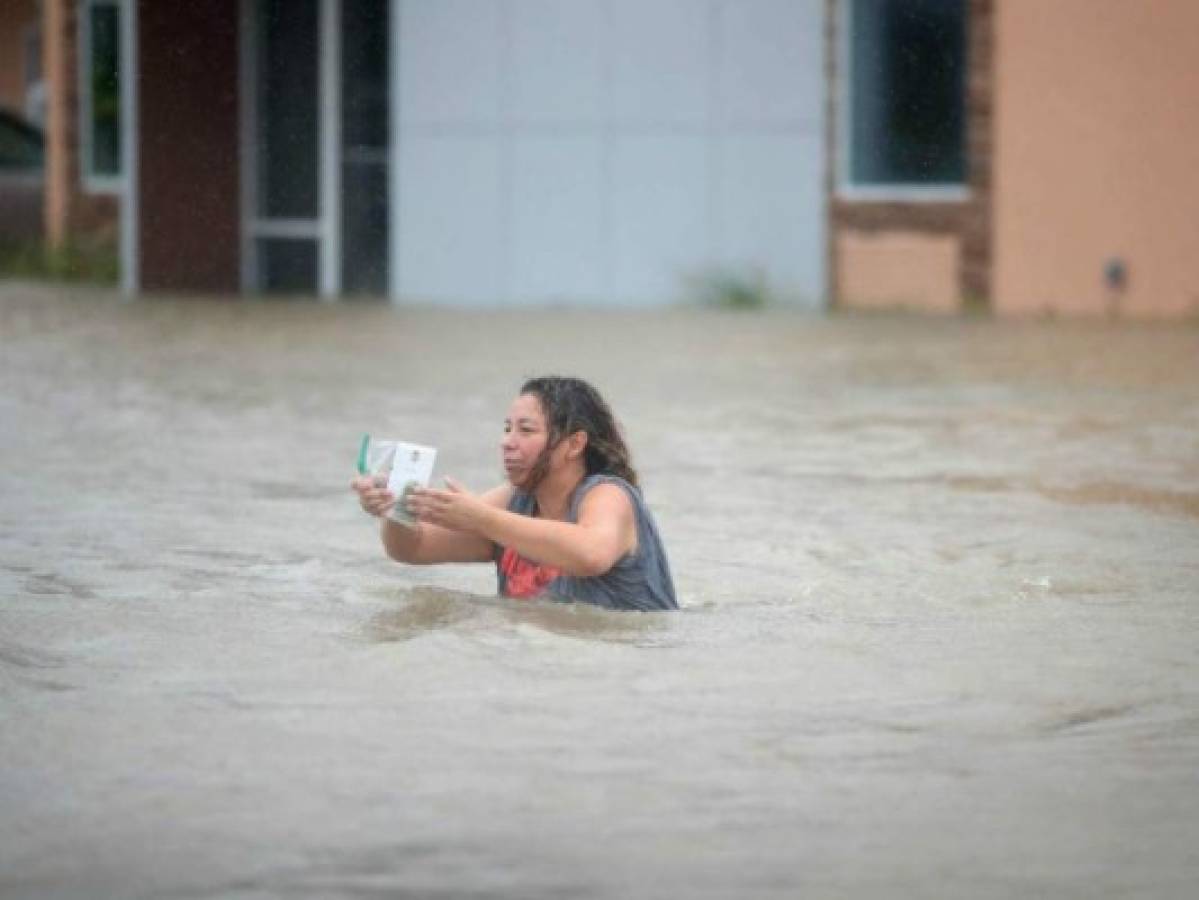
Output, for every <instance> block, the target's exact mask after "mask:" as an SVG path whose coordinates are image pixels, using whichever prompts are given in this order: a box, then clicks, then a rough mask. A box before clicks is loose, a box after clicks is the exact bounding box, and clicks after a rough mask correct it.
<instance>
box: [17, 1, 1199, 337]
mask: <svg viewBox="0 0 1199 900" xmlns="http://www.w3.org/2000/svg"><path fill="white" fill-rule="evenodd" d="M25 3H26V6H29V5H31V4H30V2H29V0H25ZM26 12H28V10H26ZM36 14H37V16H38V17H39V18H40V28H41V48H42V66H43V68H44V76H45V77H44V82H45V102H46V112H45V122H46V133H47V148H48V151H47V189H46V207H45V208H46V222H47V231H48V234H49V235H50V238H51V240H55V241H62V240H67V239H74V238H76V237H77V236H78V235H88V234H100V235H103V234H105V229H107V233H108V234H109V235H111V236H112V237H113V239H114V240H115V241H116V243H118V244H119V246H120V249H121V254H122V263H123V272H124V280H125V285H126V288H127V289H128V290H130V291H140V290H146V291H202V292H211V291H218V292H247V293H257V292H263V291H280V292H292V293H299V294H307V295H319V296H322V297H325V298H330V299H331V298H336V297H342V296H350V295H355V294H366V295H378V296H387V297H390V298H391V299H392V301H393V302H396V303H422V304H455V305H476V306H479V305H483V306H512V305H524V304H536V305H544V304H586V305H593V306H594V305H601V306H602V305H620V306H633V305H653V304H664V303H672V302H676V301H679V300H682V299H685V298H686V297H687V296H689V295H693V294H694V292H695V290H696V286H697V285H702V284H703V282H704V281H705V279H712V278H721V277H725V276H733V277H738V278H743V279H747V280H753V281H754V282H755V283H756V284H759V285H761V286H763V287H764V288H765V289H766V290H767V291H768V292H769V293H770V294H771V295H772V296H773V297H774V298H776V299H777V300H778V301H779V302H781V303H789V304H793V305H795V306H798V307H802V308H807V309H821V308H825V307H827V306H835V307H843V308H897V307H898V308H913V309H921V310H929V311H946V312H949V311H955V310H961V309H974V308H978V309H990V310H992V311H994V312H996V313H999V314H1005V315H1008V314H1010V315H1022V314H1095V315H1123V316H1131V317H1155V316H1171V317H1177V316H1189V315H1194V314H1196V312H1199V254H1196V253H1195V252H1194V248H1196V247H1199V217H1196V216H1194V215H1193V212H1192V211H1193V209H1195V208H1196V207H1199V175H1196V172H1197V171H1199V169H1197V168H1196V167H1195V166H1194V164H1193V163H1194V162H1195V159H1194V156H1195V151H1194V147H1196V146H1199V143H1197V142H1196V140H1195V138H1196V137H1197V136H1199V135H1194V134H1191V131H1194V130H1195V129H1196V128H1197V127H1199V124H1197V122H1199V120H1197V119H1196V117H1195V116H1194V115H1193V112H1192V108H1193V106H1194V104H1195V102H1196V98H1197V97H1199V64H1197V63H1196V62H1195V61H1196V60H1199V4H1195V3H1192V2H1191V0H1139V2H1137V3H1128V2H1125V0H1054V2H1053V3H1045V2H1042V0H210V2H206V3H203V4H198V3H192V2H186V0H155V2H149V0H42V2H41V4H40V10H39V11H37V13H36ZM26 18H28V16H26ZM4 27H5V28H7V27H8V25H7V23H5V24H4ZM10 38H11V35H6V36H5V37H4V40H5V41H8V40H10ZM5 77H7V76H6V75H5V74H3V73H0V90H4V91H5V92H6V94H5V95H4V96H7V95H8V94H11V93H12V90H11V88H8V87H6V86H5V85H6V82H5V81H4V78H5Z"/></svg>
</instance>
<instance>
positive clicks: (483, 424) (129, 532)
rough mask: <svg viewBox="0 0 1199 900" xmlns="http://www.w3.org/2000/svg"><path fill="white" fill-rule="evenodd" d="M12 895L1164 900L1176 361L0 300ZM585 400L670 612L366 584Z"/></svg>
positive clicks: (776, 318)
mask: <svg viewBox="0 0 1199 900" xmlns="http://www.w3.org/2000/svg"><path fill="white" fill-rule="evenodd" d="M0 336H2V340H3V353H0V383H2V384H3V386H4V389H3V391H0V721H2V722H3V727H2V728H0V759H2V760H3V761H4V762H3V766H2V767H0V894H3V895H4V896H21V897H24V896H30V897H34V896H59V897H93V896H120V897H160V896H188V897H275V896H294V895H299V894H307V895H311V896H357V895H367V894H378V895H386V896H399V897H403V896H412V897H436V896H444V897H464V896H467V897H469V896H480V897H513V898H515V897H521V898H528V897H564V896H569V897H576V896H578V897H597V898H600V897H604V898H606V897H630V896H637V897H663V898H675V897H680V896H687V897H712V898H724V897H778V898H790V897H794V896H799V895H807V894H810V895H813V896H839V897H888V898H894V897H925V896H929V895H930V894H945V895H947V896H969V897H994V898H1008V897H1012V896H1025V895H1050V894H1052V895H1054V896H1087V897H1127V896H1152V897H1155V898H1174V897H1177V898H1183V897H1187V898H1189V897H1190V895H1191V893H1192V892H1193V886H1194V884H1195V883H1196V880H1197V879H1199V862H1197V860H1196V857H1195V854H1194V847H1195V846H1196V845H1197V844H1199V822H1197V820H1196V818H1195V815H1194V810H1195V808H1196V805H1197V804H1199V789H1197V786H1196V785H1197V782H1196V780H1195V777H1194V773H1195V761H1196V759H1199V716H1197V715H1196V713H1195V710H1196V709H1199V687H1197V686H1199V655H1197V653H1196V647H1199V607H1197V606H1196V602H1195V601H1196V585H1197V584H1199V521H1197V520H1199V462H1197V460H1199V330H1196V329H1195V328H1194V327H1193V326H1189V325H1186V326H1170V327H1168V328H1167V327H1157V326H1151V325H1124V326H1116V325H1112V324H1110V323H1094V322H1075V323H1071V322H1052V323H1034V322H1018V323H999V322H988V321H985V320H979V319H971V320H952V319H919V318H904V317H887V316H878V317H863V318H856V317H843V318H838V317H832V318H827V319H817V318H805V317H802V316H797V315H790V314H786V313H782V312H766V313H761V314H750V315H730V314H722V313H717V312H703V313H700V312H696V311H686V310H677V311H669V312H660V313H648V314H638V313H633V312H619V313H611V314H597V313H584V312H570V311H557V312H552V313H550V312H516V311H508V312H486V313H470V314H468V313H459V312H443V313H437V312H433V311H428V310H424V311H421V310H412V309H405V310H391V309H387V308H383V307H375V308H372V307H368V306H364V305H354V306H326V305H319V304H282V303H233V302H228V301H215V300H214V301H207V300H199V299H193V300H179V301H172V300H159V301H154V302H140V303H131V304H122V303H120V302H118V301H117V300H116V298H114V297H111V296H108V295H96V294H89V293H87V292H83V291H80V292H76V293H74V294H68V293H61V292H58V291H56V290H52V289H44V288H32V287H21V286H8V287H0ZM553 371H557V372H573V373H578V374H581V375H583V376H585V377H589V378H591V379H593V380H594V381H596V382H597V383H598V384H599V385H600V386H601V387H602V388H603V389H604V390H605V392H606V393H607V394H608V395H609V398H610V399H611V401H612V404H613V406H614V408H615V409H616V411H617V413H618V415H619V416H620V418H621V419H622V421H623V424H624V426H625V429H626V431H627V433H628V435H629V439H630V442H631V444H632V447H633V450H634V455H635V462H636V463H637V465H638V466H639V469H640V471H641V474H642V479H643V482H644V484H645V492H646V496H647V499H648V501H649V503H650V505H651V507H652V508H653V510H654V513H655V515H656V517H657V519H658V521H659V524H660V526H661V529H662V532H663V535H664V539H665V541H666V545H667V549H668V551H669V553H670V556H671V561H672V564H673V568H674V573H675V580H676V586H677V588H678V591H679V595H680V599H681V601H682V603H683V607H684V608H683V610H682V611H681V612H678V613H662V614H637V613H619V612H609V611H604V610H598V609H593V608H590V607H586V606H579V605H572V604H560V603H554V602H549V601H534V602H518V601H508V600H503V599H500V598H497V597H495V596H494V590H495V577H494V572H493V571H491V569H490V568H489V567H487V566H446V567H438V568H435V569H427V568H407V567H402V566H397V565H394V564H392V563H390V562H389V561H387V560H386V559H384V558H383V555H382V553H381V550H380V548H379V544H378V537H377V528H376V523H374V522H373V521H371V520H368V519H366V518H365V517H364V516H362V514H361V513H360V511H359V510H358V509H357V506H356V504H355V503H354V502H353V498H352V497H351V495H350V492H349V491H348V482H349V479H350V477H351V476H352V472H353V464H354V459H355V455H356V452H357V447H358V441H359V438H360V436H361V435H362V433H363V432H369V433H371V434H378V435H386V436H389V437H395V438H402V439H410V440H418V441H420V442H421V443H427V444H432V445H436V446H437V447H438V448H439V456H438V460H439V465H440V466H441V467H442V468H441V469H439V472H438V475H439V476H440V475H442V474H450V475H455V476H457V477H458V478H459V479H460V480H462V481H463V482H464V483H466V484H468V485H471V486H473V487H474V488H476V489H485V488H487V487H489V486H490V485H492V484H494V483H496V481H497V478H498V466H497V465H496V458H495V457H496V453H495V448H496V445H497V441H498V432H499V423H500V421H501V419H502V416H503V411H504V410H505V409H506V408H507V404H508V401H509V400H510V396H509V395H510V392H511V391H512V390H513V389H514V388H515V386H516V385H518V384H519V383H520V382H521V381H522V380H523V379H524V378H525V377H527V376H529V375H531V374H536V373H539V372H553Z"/></svg>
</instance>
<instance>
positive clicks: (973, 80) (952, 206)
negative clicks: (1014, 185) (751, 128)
mask: <svg viewBox="0 0 1199 900" xmlns="http://www.w3.org/2000/svg"><path fill="white" fill-rule="evenodd" d="M841 2H842V0H825V3H826V11H827V16H826V22H827V26H826V34H825V40H826V49H827V53H826V58H827V59H828V60H829V63H828V80H827V83H828V92H829V93H828V109H829V113H830V114H829V116H828V117H827V121H828V123H829V124H828V132H827V135H826V141H827V147H828V158H829V159H830V160H836V159H838V158H839V154H838V149H839V148H838V140H837V129H838V124H837V123H838V121H839V119H840V117H841V116H842V115H844V114H845V113H846V112H847V111H845V110H842V109H840V108H839V103H838V98H839V96H840V90H841V84H842V79H843V78H844V77H845V74H844V61H843V60H841V59H840V58H839V55H840V50H841V35H840V33H839V27H840V15H839V13H840V11H841V10H840V6H841ZM968 2H969V13H968V15H969V26H968V27H969V34H968V37H967V41H968V44H967V51H966V52H967V62H968V66H969V71H968V76H967V86H966V104H967V111H966V135H967V136H966V146H967V170H968V173H969V174H968V187H969V198H968V199H966V200H964V201H960V202H876V201H863V200H848V199H845V198H842V197H839V196H838V194H837V186H836V178H837V176H836V174H835V170H834V169H835V167H834V166H830V167H829V177H828V181H827V186H828V196H829V216H830V226H831V227H830V228H829V247H828V253H829V266H828V271H829V273H830V285H829V289H830V293H831V295H832V297H833V303H834V305H836V304H838V303H841V302H843V297H842V292H841V284H840V278H839V277H838V275H837V272H838V268H839V263H840V260H839V259H838V250H837V245H838V240H837V238H838V236H839V235H845V234H847V233H853V234H858V235H863V234H881V233H887V232H892V231H895V232H904V233H908V234H911V233H916V234H925V235H928V236H934V237H941V236H953V237H956V238H957V239H958V240H959V241H960V246H961V258H960V260H959V261H958V262H959V264H958V269H957V272H958V275H957V278H958V290H959V294H960V296H961V298H963V299H966V300H972V301H976V302H989V298H990V296H991V152H992V105H993V101H992V72H993V39H992V34H993V18H994V14H993V6H994V0H968Z"/></svg>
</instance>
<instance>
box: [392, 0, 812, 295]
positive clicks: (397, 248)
mask: <svg viewBox="0 0 1199 900" xmlns="http://www.w3.org/2000/svg"><path fill="white" fill-rule="evenodd" d="M393 2H394V3H395V4H396V6H395V10H394V12H395V14H394V15H393V17H392V22H393V25H392V27H393V34H392V37H393V40H392V47H393V62H394V64H393V66H392V72H393V76H392V77H393V79H394V81H393V84H392V97H393V104H394V105H393V113H394V114H393V122H394V123H395V124H394V130H393V145H392V152H393V154H395V165H394V166H393V167H392V185H391V189H392V203H393V206H392V209H393V210H394V213H395V214H394V218H393V221H394V222H395V227H394V229H393V231H392V247H391V259H392V269H391V271H392V294H393V296H394V298H395V299H396V300H398V301H400V302H421V303H429V302H433V303H449V304H468V305H488V306H504V305H513V306H515V305H525V304H543V303H580V304H591V305H626V306H627V305H658V304H665V303H672V302H677V301H679V300H681V299H685V298H686V296H687V292H688V284H689V283H690V282H691V281H692V280H693V279H694V278H695V277H696V276H701V277H702V275H703V274H704V273H711V272H713V271H726V272H753V271H756V272H761V273H764V274H765V275H766V276H767V278H768V279H769V283H770V285H771V287H772V289H773V290H775V291H776V292H777V293H779V294H780V295H781V296H784V297H786V298H788V299H789V300H790V301H792V302H795V303H797V304H803V305H807V306H811V307H819V306H821V305H822V304H823V297H824V293H825V272H824V269H825V264H824V218H825V209H824V194H823V184H824V171H825V169H824V121H823V115H824V88H823V77H824V74H823V73H824V54H823V37H822V35H823V11H824V0H502V2H501V0H393Z"/></svg>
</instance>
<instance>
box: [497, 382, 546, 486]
mask: <svg viewBox="0 0 1199 900" xmlns="http://www.w3.org/2000/svg"><path fill="white" fill-rule="evenodd" d="M548 441H549V430H548V427H547V426H546V421H545V412H544V411H543V410H542V409H541V401H540V400H538V399H537V397H536V396H534V395H533V394H521V395H520V396H519V397H517V398H516V399H515V400H513V401H512V406H511V407H509V409H508V418H506V419H504V439H503V440H502V441H500V451H501V453H502V455H503V460H504V473H505V474H506V475H507V476H508V481H510V482H511V483H512V485H513V486H514V487H521V486H522V485H524V484H526V483H527V481H528V479H529V476H530V475H531V474H532V473H533V469H534V467H535V466H536V465H537V461H538V460H539V459H540V458H541V454H542V452H543V451H544V450H545V445H546V443H547V442H548Z"/></svg>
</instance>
